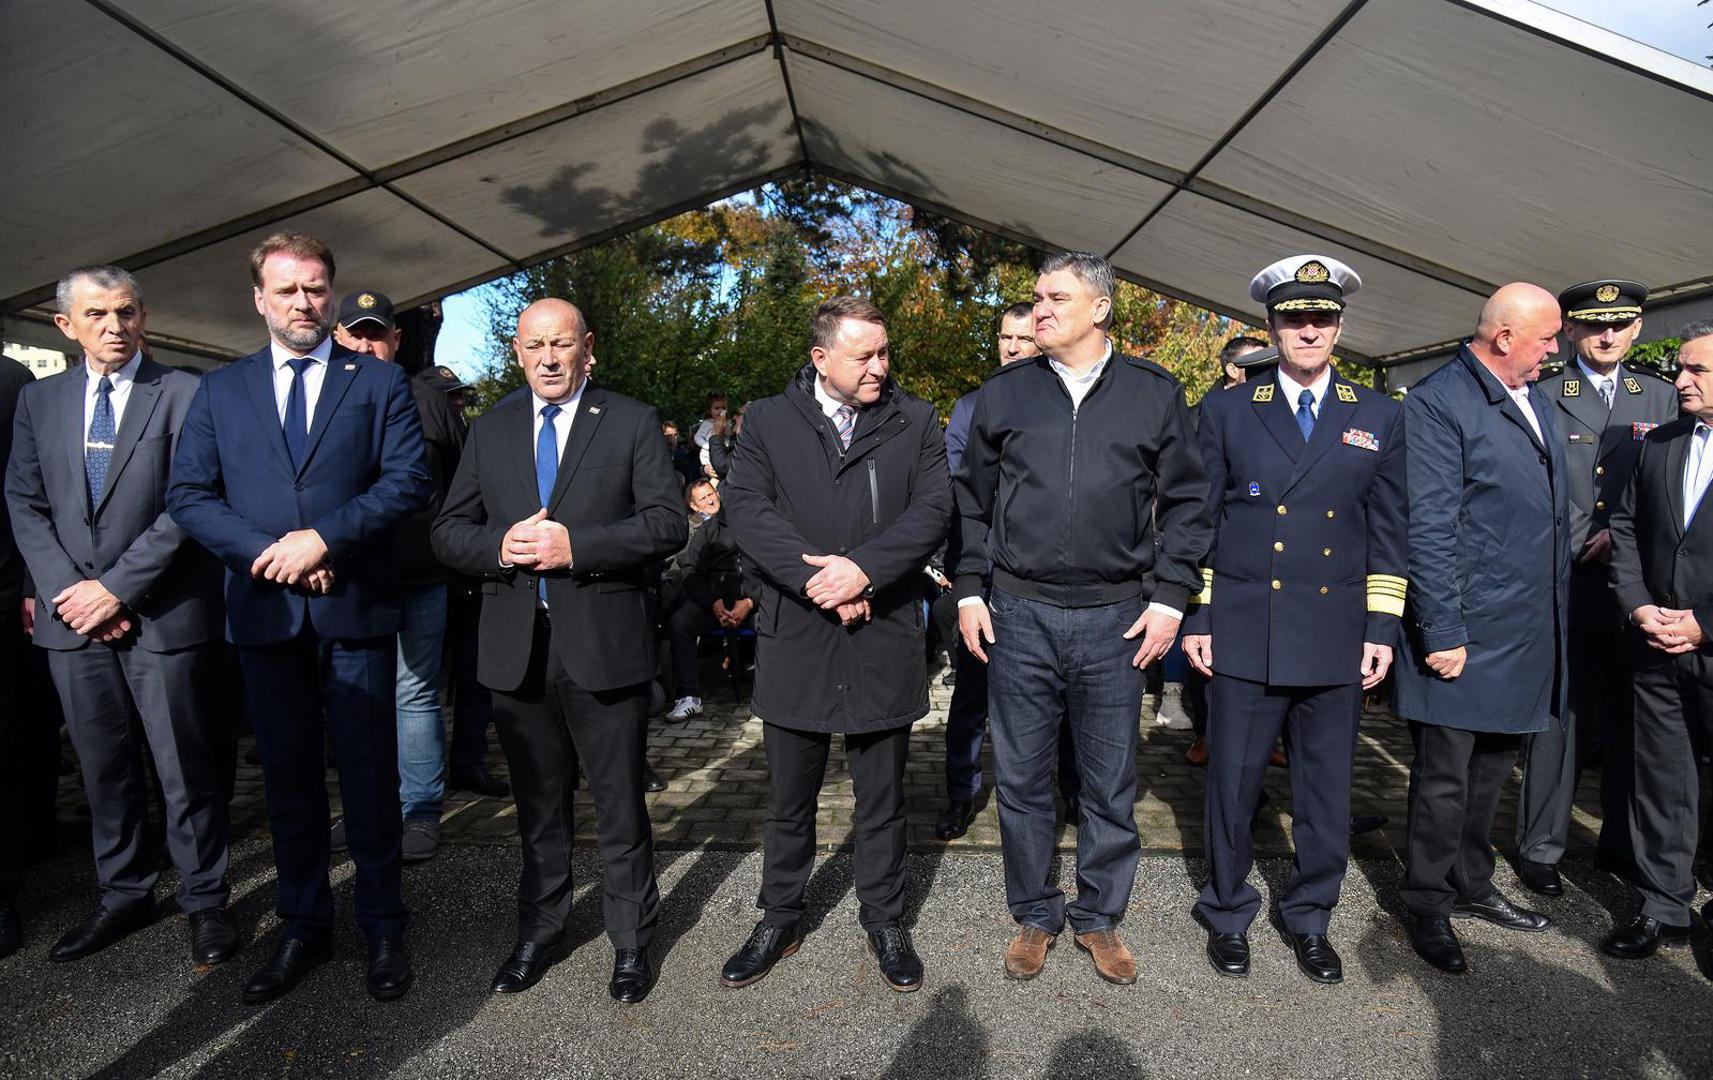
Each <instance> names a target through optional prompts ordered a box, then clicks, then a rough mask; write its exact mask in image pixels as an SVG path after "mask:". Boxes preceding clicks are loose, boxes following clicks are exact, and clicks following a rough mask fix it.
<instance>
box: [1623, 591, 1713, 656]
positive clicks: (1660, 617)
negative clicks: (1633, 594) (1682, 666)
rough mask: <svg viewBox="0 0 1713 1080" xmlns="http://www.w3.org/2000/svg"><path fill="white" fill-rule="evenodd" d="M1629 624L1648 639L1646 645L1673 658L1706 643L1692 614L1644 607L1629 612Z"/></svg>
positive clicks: (1648, 606)
mask: <svg viewBox="0 0 1713 1080" xmlns="http://www.w3.org/2000/svg"><path fill="white" fill-rule="evenodd" d="M1630 621H1631V622H1634V623H1635V624H1636V626H1637V627H1638V628H1639V629H1640V630H1641V632H1642V633H1643V634H1645V635H1646V636H1647V639H1648V644H1649V645H1651V646H1653V647H1654V648H1656V649H1658V650H1659V651H1660V652H1663V653H1670V654H1672V655H1674V656H1675V655H1677V654H1678V653H1686V652H1693V651H1695V650H1696V649H1698V648H1700V647H1701V644H1702V642H1703V641H1705V640H1706V637H1705V635H1704V634H1703V633H1702V631H1701V624H1700V623H1699V622H1697V621H1695V613H1694V612H1693V611H1685V610H1681V609H1678V608H1665V607H1659V606H1657V605H1655V604H1644V605H1642V606H1641V607H1639V608H1637V609H1636V610H1635V611H1633V612H1631V613H1630Z"/></svg>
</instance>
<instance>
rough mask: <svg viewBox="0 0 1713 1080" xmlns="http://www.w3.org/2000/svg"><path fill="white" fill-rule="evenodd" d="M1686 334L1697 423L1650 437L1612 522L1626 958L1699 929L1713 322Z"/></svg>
mask: <svg viewBox="0 0 1713 1080" xmlns="http://www.w3.org/2000/svg"><path fill="white" fill-rule="evenodd" d="M1682 336H1683V344H1682V345H1681V346H1680V347H1679V348H1678V353H1677V362H1678V365H1679V371H1678V375H1677V383H1676V385H1677V396H1678V401H1679V402H1680V403H1681V404H1682V406H1683V411H1684V413H1686V414H1687V415H1684V416H1681V417H1679V418H1678V419H1676V420H1674V421H1672V422H1671V423H1669V424H1664V425H1661V426H1660V427H1658V428H1655V429H1654V430H1653V431H1650V432H1648V434H1647V436H1646V438H1645V439H1644V440H1643V442H1642V449H1641V454H1640V456H1639V457H1638V458H1637V461H1636V467H1635V472H1634V473H1633V474H1632V478H1631V480H1630V483H1629V485H1628V486H1627V487H1626V488H1625V489H1624V492H1623V494H1622V495H1621V496H1619V499H1618V506H1617V508H1616V509H1615V510H1614V511H1613V513H1612V519H1611V528H1612V587H1613V589H1614V590H1615V591H1616V592H1617V594H1618V606H1619V608H1620V610H1622V611H1623V612H1624V615H1625V619H1626V628H1625V646H1626V648H1625V652H1626V653H1627V654H1628V656H1629V658H1630V659H1631V660H1632V662H1633V664H1634V702H1635V746H1634V754H1635V770H1634V773H1633V777H1634V780H1633V783H1634V786H1633V787H1632V788H1631V791H1630V806H1629V811H1630V813H1629V821H1630V844H1631V847H1632V848H1633V850H1634V854H1635V869H1636V879H1635V885H1636V887H1637V889H1638V890H1640V892H1641V894H1642V908H1641V911H1640V913H1638V914H1637V915H1636V917H1635V918H1634V919H1633V920H1632V921H1631V922H1630V923H1629V925H1627V926H1624V927H1621V928H1618V929H1614V930H1613V931H1612V933H1611V934H1610V935H1608V936H1607V938H1606V940H1605V941H1604V942H1602V943H1601V946H1600V947H1601V949H1602V950H1603V951H1604V952H1605V953H1606V954H1607V955H1609V956H1616V957H1619V958H1621V959H1626V960H1640V959H1643V958H1645V957H1648V956H1652V955H1653V954H1654V953H1655V952H1656V951H1657V950H1658V949H1659V947H1660V946H1661V945H1678V944H1683V943H1684V942H1686V941H1688V940H1689V939H1690V937H1691V936H1692V935H1693V934H1694V933H1695V930H1696V918H1695V910H1694V907H1693V906H1692V905H1693V904H1694V901H1695V891H1696V890H1695V874H1694V870H1693V863H1694V859H1695V845H1696V840H1697V834H1698V833H1699V831H1700V818H1699V813H1698V807H1697V803H1698V802H1699V800H1700V793H1701V782H1700V775H1699V773H1700V769H1699V762H1700V760H1701V759H1702V758H1703V757H1705V756H1707V753H1708V751H1709V750H1710V749H1713V524H1710V523H1709V522H1708V521H1707V520H1703V519H1706V518H1709V517H1710V516H1713V515H1709V514H1703V513H1701V510H1700V507H1701V504H1702V503H1703V502H1705V501H1706V496H1707V488H1708V486H1709V482H1710V481H1713V322H1698V323H1694V324H1692V325H1690V326H1687V327H1685V328H1684V329H1683V334H1682ZM1709 916H1713V904H1709V905H1707V907H1706V908H1705V909H1704V910H1703V912H1702V917H1703V918H1704V919H1705V918H1707V917H1709ZM1703 932H1705V928H1703ZM1703 970H1704V971H1705V970H1706V968H1705V967H1703Z"/></svg>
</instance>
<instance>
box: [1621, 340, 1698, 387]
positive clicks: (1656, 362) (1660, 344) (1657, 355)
mask: <svg viewBox="0 0 1713 1080" xmlns="http://www.w3.org/2000/svg"><path fill="white" fill-rule="evenodd" d="M1682 344H1683V341H1682V339H1681V338H1661V339H1660V340H1658V341H1644V342H1642V343H1641V344H1640V345H1637V346H1635V347H1633V348H1632V349H1630V355H1628V356H1626V357H1624V360H1625V361H1626V362H1627V363H1631V364H1635V365H1637V366H1639V367H1645V368H1647V369H1648V370H1649V371H1652V372H1654V373H1655V374H1658V375H1661V376H1664V377H1665V378H1667V379H1675V378H1677V350H1678V347H1679V346H1681V345H1682Z"/></svg>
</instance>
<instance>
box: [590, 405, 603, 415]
mask: <svg viewBox="0 0 1713 1080" xmlns="http://www.w3.org/2000/svg"><path fill="white" fill-rule="evenodd" d="M600 411H601V407H600V406H599V405H591V406H589V415H590V416H595V415H597V414H598V413H600Z"/></svg>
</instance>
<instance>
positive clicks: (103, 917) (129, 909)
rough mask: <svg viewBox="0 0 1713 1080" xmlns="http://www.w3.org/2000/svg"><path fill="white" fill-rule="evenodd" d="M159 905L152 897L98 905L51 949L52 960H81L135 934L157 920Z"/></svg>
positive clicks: (49, 955) (49, 952) (50, 958)
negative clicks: (156, 909)
mask: <svg viewBox="0 0 1713 1080" xmlns="http://www.w3.org/2000/svg"><path fill="white" fill-rule="evenodd" d="M154 918H155V905H154V902H153V901H152V900H145V901H143V902H141V903H137V904H127V905H126V906H125V907H122V908H110V907H102V908H98V909H97V910H96V912H95V914H94V915H91V916H90V917H89V918H88V920H87V921H85V922H84V923H83V924H82V925H81V926H74V927H72V928H71V929H70V930H67V931H66V932H65V936H64V937H62V938H60V939H59V941H57V942H55V943H54V947H53V948H51V949H49V950H48V959H49V960H59V961H65V960H78V959H81V958H83V957H85V956H88V955H90V954H91V953H98V952H100V951H101V950H102V949H105V948H106V947H107V946H109V945H111V944H113V943H114V942H115V941H118V940H119V939H120V938H122V937H125V936H126V935H128V934H133V933H135V932H136V931H138V930H141V929H142V928H143V927H145V926H147V925H149V923H151V922H153V921H154Z"/></svg>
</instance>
